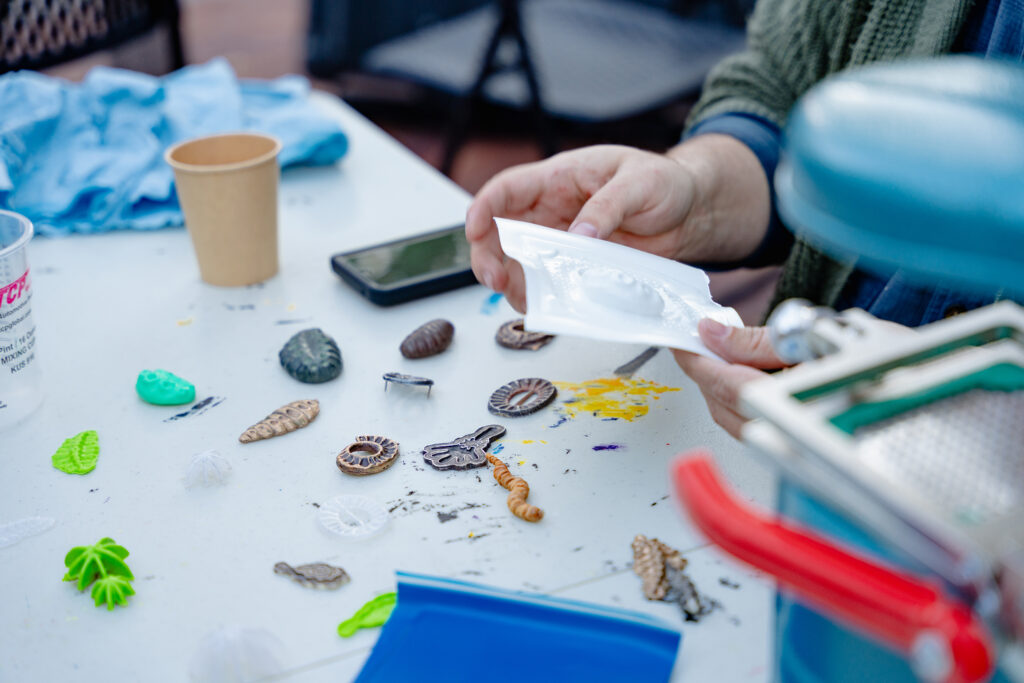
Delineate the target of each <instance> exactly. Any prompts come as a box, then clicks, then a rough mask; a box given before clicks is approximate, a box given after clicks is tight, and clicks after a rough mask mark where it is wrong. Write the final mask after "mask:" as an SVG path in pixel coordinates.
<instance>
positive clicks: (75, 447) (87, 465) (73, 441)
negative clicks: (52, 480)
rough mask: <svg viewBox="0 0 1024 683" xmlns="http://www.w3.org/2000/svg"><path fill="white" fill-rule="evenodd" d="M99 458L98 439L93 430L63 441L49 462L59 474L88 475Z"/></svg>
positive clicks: (94, 467)
mask: <svg viewBox="0 0 1024 683" xmlns="http://www.w3.org/2000/svg"><path fill="white" fill-rule="evenodd" d="M99 457H100V437H99V435H98V434H96V432H95V430H92V429H90V430H88V431H85V432H80V433H78V434H75V435H74V436H72V437H71V438H70V439H64V443H62V444H61V445H60V448H58V449H57V452H56V453H54V454H53V457H52V458H50V461H51V462H52V463H53V466H54V467H56V468H57V469H58V470H60V471H61V472H67V473H68V474H88V473H89V472H92V471H93V470H94V469H96V460H97V459H98V458H99Z"/></svg>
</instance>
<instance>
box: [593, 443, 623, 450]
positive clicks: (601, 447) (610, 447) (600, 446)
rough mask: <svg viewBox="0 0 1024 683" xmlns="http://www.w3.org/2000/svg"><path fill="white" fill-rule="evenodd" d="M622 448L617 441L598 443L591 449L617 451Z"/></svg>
mask: <svg viewBox="0 0 1024 683" xmlns="http://www.w3.org/2000/svg"><path fill="white" fill-rule="evenodd" d="M620 448H622V446H621V445H619V444H617V443H602V444H598V445H597V446H594V447H593V448H592V449H591V450H595V451H617V450H619V449H620Z"/></svg>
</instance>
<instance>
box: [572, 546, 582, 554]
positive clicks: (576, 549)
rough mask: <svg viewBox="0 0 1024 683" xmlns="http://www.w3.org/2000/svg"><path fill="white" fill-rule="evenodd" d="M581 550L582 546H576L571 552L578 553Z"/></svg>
mask: <svg viewBox="0 0 1024 683" xmlns="http://www.w3.org/2000/svg"><path fill="white" fill-rule="evenodd" d="M581 550H583V546H581V545H578V546H576V547H575V548H573V549H572V551H573V552H574V553H578V552H579V551H581Z"/></svg>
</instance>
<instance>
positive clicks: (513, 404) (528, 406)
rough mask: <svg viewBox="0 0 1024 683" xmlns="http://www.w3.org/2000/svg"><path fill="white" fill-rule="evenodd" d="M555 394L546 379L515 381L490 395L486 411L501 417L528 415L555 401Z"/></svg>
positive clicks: (532, 378) (529, 378) (535, 378)
mask: <svg viewBox="0 0 1024 683" xmlns="http://www.w3.org/2000/svg"><path fill="white" fill-rule="evenodd" d="M556 393H557V392H556V391H555V385H554V384H552V383H551V382H549V381H548V380H546V379H541V378H540V377H526V378H524V379H517V380H514V381H512V382H509V383H508V384H506V385H504V386H501V387H498V389H497V390H495V392H494V393H493V394H491V398H490V399H489V400H488V401H487V410H489V411H491V412H492V413H494V414H495V415H500V416H502V417H521V416H523V415H530V414H532V413H535V412H537V411H538V410H540V409H541V408H543V407H544V406H546V405H547V404H549V403H551V402H552V401H553V400H555V394H556Z"/></svg>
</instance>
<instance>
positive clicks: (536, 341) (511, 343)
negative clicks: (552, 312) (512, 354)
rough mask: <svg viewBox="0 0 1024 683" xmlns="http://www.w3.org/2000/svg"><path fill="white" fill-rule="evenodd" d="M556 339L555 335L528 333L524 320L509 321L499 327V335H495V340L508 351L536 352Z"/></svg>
mask: <svg viewBox="0 0 1024 683" xmlns="http://www.w3.org/2000/svg"><path fill="white" fill-rule="evenodd" d="M554 338H555V337H554V335H550V334H544V333H543V332H527V331H526V329H525V328H524V327H523V319H522V318H518V319H516V320H509V321H508V322H507V323H505V324H504V325H502V326H501V327H499V328H498V332H497V334H495V335H494V340H495V341H497V342H498V344H500V345H501V346H504V347H505V348H506V349H517V350H527V351H536V350H537V349H539V348H540V347H542V346H544V345H545V344H547V343H548V342H550V341H551V340H552V339H554Z"/></svg>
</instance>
